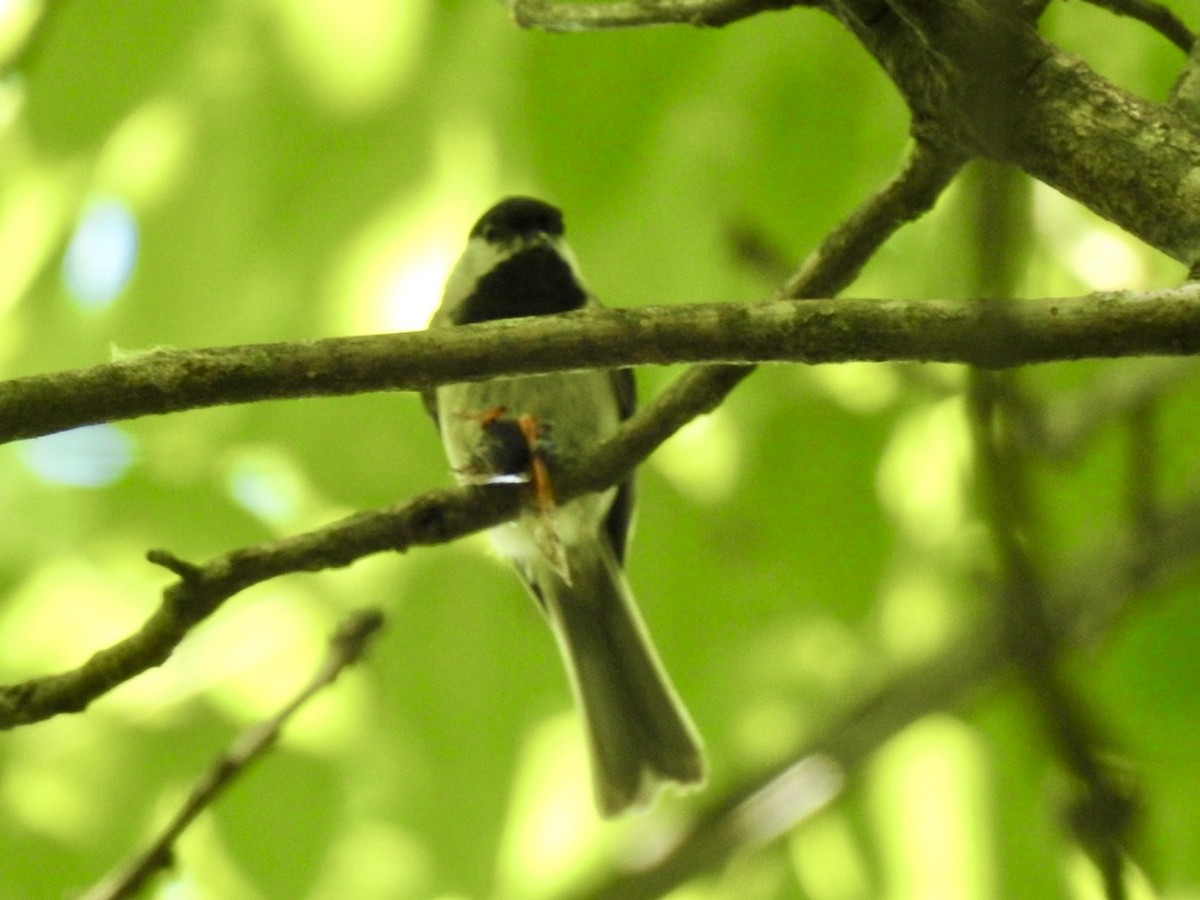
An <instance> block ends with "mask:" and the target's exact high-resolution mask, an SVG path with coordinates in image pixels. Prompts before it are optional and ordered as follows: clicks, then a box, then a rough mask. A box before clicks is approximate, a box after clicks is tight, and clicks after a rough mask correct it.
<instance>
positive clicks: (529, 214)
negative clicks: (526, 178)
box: [471, 197, 563, 244]
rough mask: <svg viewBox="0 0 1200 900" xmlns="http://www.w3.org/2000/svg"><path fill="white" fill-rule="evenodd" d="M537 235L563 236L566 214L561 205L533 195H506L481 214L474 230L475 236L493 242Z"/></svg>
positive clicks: (472, 233) (472, 235)
mask: <svg viewBox="0 0 1200 900" xmlns="http://www.w3.org/2000/svg"><path fill="white" fill-rule="evenodd" d="M534 234H547V235H549V236H550V237H562V234H563V216H562V211H561V210H559V208H558V207H557V206H551V205H550V204H549V203H545V202H543V201H541V200H537V199H535V198H533V197H505V198H504V199H503V200H501V201H500V202H499V203H497V204H496V205H495V206H493V207H492V208H491V209H489V210H488V211H487V212H485V213H484V214H483V215H482V216H480V217H479V221H478V222H476V223H475V227H474V228H472V229H471V237H473V238H474V237H481V238H483V239H484V240H485V241H488V242H490V243H493V244H504V243H507V242H509V241H510V240H512V239H513V238H517V237H529V236H531V235H534Z"/></svg>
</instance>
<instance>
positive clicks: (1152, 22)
mask: <svg viewBox="0 0 1200 900" xmlns="http://www.w3.org/2000/svg"><path fill="white" fill-rule="evenodd" d="M1087 2H1088V3H1091V4H1092V5H1094V6H1100V7H1103V8H1104V9H1107V10H1109V11H1110V12H1114V13H1116V14H1117V15H1118V16H1128V17H1129V18H1131V19H1137V20H1138V21H1139V22H1143V23H1144V24H1146V25H1149V26H1150V27H1151V28H1153V29H1154V30H1155V31H1157V32H1158V33H1159V34H1161V35H1162V36H1163V37H1165V38H1166V39H1167V40H1168V41H1170V42H1171V43H1172V44H1174V45H1175V46H1176V47H1178V48H1179V49H1180V50H1182V51H1183V52H1184V53H1187V52H1189V51H1190V50H1191V49H1192V45H1193V44H1194V43H1195V42H1196V36H1195V35H1194V34H1192V31H1191V29H1190V28H1188V27H1187V25H1185V24H1184V22H1183V20H1182V19H1180V18H1179V17H1178V16H1177V15H1175V13H1173V12H1171V10H1169V9H1167V7H1165V6H1163V5H1162V4H1161V3H1151V2H1150V0H1087Z"/></svg>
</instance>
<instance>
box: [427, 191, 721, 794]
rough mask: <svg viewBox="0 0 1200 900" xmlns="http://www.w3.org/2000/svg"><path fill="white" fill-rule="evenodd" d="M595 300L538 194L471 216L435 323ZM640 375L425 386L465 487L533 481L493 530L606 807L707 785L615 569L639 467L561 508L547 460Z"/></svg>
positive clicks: (568, 453)
mask: <svg viewBox="0 0 1200 900" xmlns="http://www.w3.org/2000/svg"><path fill="white" fill-rule="evenodd" d="M595 305H598V301H597V300H596V299H595V298H594V297H592V296H591V294H589V292H588V290H587V288H586V287H585V286H584V284H583V280H582V278H581V277H580V274H579V269H578V266H577V264H576V262H575V256H574V254H573V253H572V252H571V250H570V248H569V247H568V246H567V244H566V241H565V240H564V239H563V219H562V213H561V212H560V211H559V210H558V209H557V208H555V207H553V206H551V205H549V204H548V203H543V202H542V201H540V200H535V199H532V198H529V197H509V198H507V199H505V200H502V201H500V202H499V203H497V204H496V205H495V206H493V207H492V208H491V209H489V210H488V211H487V212H486V213H484V214H483V216H482V218H480V219H479V221H478V222H476V223H475V227H474V228H472V229H471V234H470V238H469V239H468V241H467V247H466V250H465V251H464V252H463V255H462V256H461V257H460V258H459V260H458V263H457V264H456V265H455V267H454V269H453V270H452V271H451V272H450V276H449V278H448V279H447V281H446V288H445V291H444V293H443V295H442V302H441V306H440V307H439V308H438V310H437V312H436V313H435V314H434V316H433V319H432V321H431V322H430V327H443V326H451V325H466V324H470V323H474V322H486V321H490V320H492V319H506V318H516V317H521V316H533V315H546V314H552V313H560V312H567V311H569V310H573V309H580V308H582V307H585V306H595ZM634 402H635V398H634V384H633V372H632V371H631V370H628V369H622V370H616V371H587V372H569V373H566V372H564V373H557V374H552V375H538V376H525V377H517V378H495V379H492V380H490V381H481V382H470V383H464V384H449V385H443V386H441V387H439V388H437V389H436V390H434V391H430V392H428V393H427V394H426V395H425V403H426V406H427V407H428V408H429V411H430V413H431V414H432V415H433V417H434V421H435V422H436V423H437V425H438V428H439V431H440V432H441V436H442V443H443V444H444V445H445V449H446V456H447V457H448V458H449V461H450V465H451V466H452V467H453V469H454V471H455V473H456V476H457V477H458V479H459V481H460V482H464V483H489V482H499V481H528V482H530V483H531V488H532V489H531V491H530V494H531V498H530V501H529V503H528V504H527V505H526V508H525V510H524V511H523V512H522V513H521V515H520V517H519V518H518V519H517V520H516V521H514V522H510V523H507V524H505V525H501V526H499V527H497V528H494V529H492V531H491V536H492V539H493V543H494V544H495V546H496V548H497V549H498V550H499V552H500V553H501V554H502V555H503V556H505V557H507V558H508V559H509V560H511V561H512V563H513V564H514V565H515V567H516V569H517V572H518V573H519V574H520V576H521V579H522V580H523V581H524V583H525V586H526V587H527V588H528V589H529V591H530V593H531V594H532V595H533V597H534V599H535V600H536V601H537V603H538V605H539V606H540V607H541V609H542V612H543V613H544V614H545V615H546V618H547V619H548V620H549V622H550V627H551V630H552V631H553V632H554V635H555V638H556V639H557V642H558V646H559V650H560V651H561V653H562V657H563V661H564V663H565V664H566V668H567V673H568V675H569V676H570V681H571V686H572V689H573V692H574V695H575V699H576V702H577V703H578V705H579V708H580V710H581V711H582V713H583V718H584V723H585V727H586V731H587V740H588V747H589V750H590V753H591V758H592V769H593V778H594V783H595V793H596V801H597V805H598V807H599V809H600V813H601V815H604V816H612V815H616V814H617V813H620V812H622V811H623V810H625V809H627V808H630V807H635V806H643V805H647V804H648V803H649V802H651V801H652V800H653V798H654V796H655V795H656V794H657V792H658V789H659V788H660V787H661V786H663V785H664V784H671V783H674V784H677V785H699V784H700V783H701V782H703V780H704V775H705V762H704V751H703V749H702V747H701V743H700V739H699V737H698V735H697V732H696V728H695V726H694V725H693V724H692V721H691V719H690V717H689V716H688V713H687V711H686V710H685V709H684V707H683V704H682V703H681V702H680V700H679V696H678V695H677V694H676V692H675V689H674V688H673V687H672V685H671V682H670V680H669V679H668V678H667V674H666V672H665V671H664V669H663V668H662V664H661V663H660V662H659V660H658V656H657V654H656V653H655V651H654V646H653V644H651V642H650V635H649V633H648V632H647V631H646V627H645V625H644V624H643V623H642V620H641V617H640V615H639V614H638V611H637V607H636V606H635V605H634V601H633V596H632V594H631V593H630V591H629V586H628V584H626V581H625V576H624V573H623V571H622V563H623V561H624V556H625V547H626V543H627V540H628V537H629V529H630V524H631V519H632V515H633V505H634V491H633V478H632V477H630V478H629V479H628V480H626V481H625V482H624V483H623V484H621V485H620V486H618V487H615V488H612V489H610V490H608V491H605V492H604V493H600V494H587V495H584V496H581V497H577V498H575V499H573V500H571V501H569V502H568V503H565V504H563V505H562V506H561V507H558V506H556V504H555V502H554V499H553V492H552V484H551V483H550V481H549V479H550V477H551V476H552V474H553V464H554V459H556V458H562V459H569V458H572V457H574V456H577V455H578V454H579V453H581V452H584V451H586V450H587V449H588V448H590V447H592V446H594V445H596V444H598V443H599V442H601V441H602V440H604V439H605V438H607V437H609V436H610V435H612V434H613V433H614V432H615V431H616V430H617V427H618V425H619V424H620V422H621V420H623V419H625V418H628V417H629V416H630V415H631V414H632V412H633V408H634Z"/></svg>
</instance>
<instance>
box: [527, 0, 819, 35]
mask: <svg viewBox="0 0 1200 900" xmlns="http://www.w3.org/2000/svg"><path fill="white" fill-rule="evenodd" d="M817 4H818V0H654V2H651V3H647V2H646V0H618V2H615V3H556V2H554V0H509V14H510V15H511V16H512V20H513V22H515V23H516V24H517V26H519V27H521V28H535V29H538V30H540V31H552V32H560V33H569V32H581V31H607V30H612V29H617V28H645V27H648V26H651V25H696V26H700V27H705V28H719V27H721V26H724V25H729V24H731V23H733V22H736V21H738V20H739V19H745V18H748V17H750V16H755V15H758V14H759V13H762V12H769V11H773V10H783V9H790V8H791V7H793V6H815V5H817Z"/></svg>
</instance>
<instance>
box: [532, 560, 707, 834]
mask: <svg viewBox="0 0 1200 900" xmlns="http://www.w3.org/2000/svg"><path fill="white" fill-rule="evenodd" d="M569 557H570V558H569V563H570V565H571V570H572V575H573V577H572V583H571V584H570V585H568V584H566V583H565V582H564V581H563V580H562V579H561V578H560V577H558V576H557V575H556V574H554V573H553V572H552V571H549V567H547V569H546V570H544V572H543V573H542V574H543V577H542V578H539V585H538V586H539V588H540V591H539V593H540V594H541V596H542V597H543V599H544V601H545V603H546V611H547V614H548V615H549V617H550V621H551V625H552V626H553V630H554V633H555V635H556V637H557V639H558V644H559V649H560V650H561V652H562V655H563V659H564V661H565V663H566V666H567V670H568V673H569V674H570V677H571V684H572V688H573V690H574V692H575V696H576V700H577V701H578V705H579V708H580V710H581V711H582V713H583V718H584V726H585V729H586V732H587V740H588V747H589V750H590V753H591V757H592V770H593V777H594V780H595V786H596V799H597V804H598V806H599V808H600V812H601V814H602V815H605V816H612V815H616V814H617V813H619V812H622V811H623V810H625V809H627V808H630V807H637V806H643V805H645V804H647V803H649V802H650V801H651V800H652V799H653V797H654V796H655V794H657V792H658V790H659V789H660V788H661V787H662V786H663V785H665V784H677V785H684V786H686V785H692V786H695V785H699V784H701V783H702V782H703V781H704V777H705V762H704V750H703V748H702V746H701V743H700V738H699V736H698V734H697V731H696V728H695V726H694V725H693V724H692V721H691V718H690V717H689V715H688V713H687V710H686V709H685V708H684V706H683V703H682V702H681V701H680V699H679V696H678V694H677V693H676V692H675V689H674V687H673V686H672V685H671V682H670V680H669V679H668V677H667V674H666V672H665V670H664V669H663V667H662V664H661V663H660V662H659V660H658V655H657V654H656V653H655V650H654V646H653V644H652V643H651V642H650V636H649V634H648V632H647V631H646V628H645V626H644V625H643V624H642V621H641V617H640V615H639V614H638V611H637V607H636V606H635V605H634V601H633V597H632V595H631V593H630V591H629V587H628V585H627V584H626V581H625V576H624V573H623V572H622V571H621V568H620V566H619V565H618V563H617V561H616V559H615V558H614V557H613V555H612V552H611V550H610V549H609V548H608V547H607V545H605V544H603V543H602V542H595V543H590V544H586V545H577V546H572V547H571V548H570V550H569Z"/></svg>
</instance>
